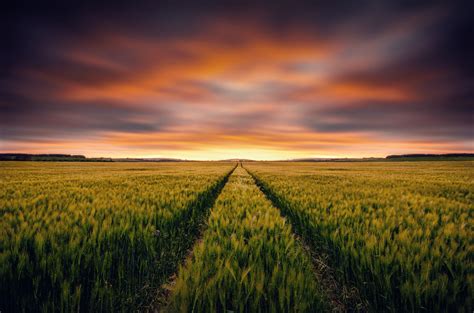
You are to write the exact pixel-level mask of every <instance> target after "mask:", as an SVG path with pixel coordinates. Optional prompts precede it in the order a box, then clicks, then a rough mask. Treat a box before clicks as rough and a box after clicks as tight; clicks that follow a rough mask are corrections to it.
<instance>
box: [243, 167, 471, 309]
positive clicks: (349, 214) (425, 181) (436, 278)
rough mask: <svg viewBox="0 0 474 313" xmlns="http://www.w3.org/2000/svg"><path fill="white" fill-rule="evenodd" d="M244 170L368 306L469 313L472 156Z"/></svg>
mask: <svg viewBox="0 0 474 313" xmlns="http://www.w3.org/2000/svg"><path fill="white" fill-rule="evenodd" d="M246 167H248V169H249V170H250V172H251V173H252V175H253V176H254V177H255V178H256V180H257V182H258V184H259V185H260V186H261V187H262V189H263V190H264V191H265V192H266V193H267V195H268V196H269V197H270V198H271V199H272V201H273V202H274V203H275V204H276V205H277V206H278V207H280V209H281V210H282V211H283V213H284V214H285V215H286V216H287V217H288V218H289V220H290V221H291V222H292V224H293V226H294V227H295V229H296V231H297V232H298V233H300V234H301V235H302V237H303V238H304V239H305V241H306V242H308V243H309V244H310V245H311V246H312V247H313V248H314V249H318V250H320V251H325V252H326V253H329V254H330V256H331V260H332V265H333V266H334V267H335V268H336V269H338V270H339V271H340V272H341V273H342V275H341V277H340V279H341V280H343V281H345V282H350V283H351V284H355V285H356V286H357V287H358V289H359V291H360V292H361V293H362V294H363V295H364V296H365V297H366V298H367V299H368V300H369V301H370V302H371V304H372V309H373V310H374V311H396V312H420V311H422V312H448V311H449V312H472V295H473V291H474V290H473V280H474V279H473V278H474V276H473V273H474V263H473V262H472V257H473V253H474V243H473V241H472V238H473V237H474V236H473V235H474V232H473V228H472V225H473V224H474V223H473V222H474V220H473V217H474V210H473V203H474V201H473V200H474V199H473V197H474V184H473V181H474V170H473V168H474V167H473V163H472V162H452V163H450V162H446V163H442V162H439V163H438V162H436V163H423V162H416V163H415V164H413V163H411V162H406V163H404V164H401V163H360V164H357V163H356V164H354V163H352V164H351V163H346V164H344V163H333V164H330V163H326V164H314V163H313V164H304V163H303V164H302V163H299V164H289V163H285V164H283V163H280V164H278V163H273V164H270V163H269V164H251V163H248V164H247V165H246Z"/></svg>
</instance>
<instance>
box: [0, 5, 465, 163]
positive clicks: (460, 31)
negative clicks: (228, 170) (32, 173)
mask: <svg viewBox="0 0 474 313" xmlns="http://www.w3.org/2000/svg"><path fill="white" fill-rule="evenodd" d="M471 12H472V4H470V3H469V2H466V3H461V2H458V3H456V4H449V3H447V2H439V3H438V2H432V3H430V4H429V5H428V4H414V3H412V2H407V4H403V2H399V1H394V2H393V3H391V2H387V1H384V2H380V1H362V2H357V3H356V2H354V3H353V4H344V5H343V4H337V5H336V4H330V3H329V2H319V1H311V2H299V3H298V4H295V3H294V2H292V3H290V2H278V1H276V2H275V1H273V2H269V3H260V4H253V3H251V2H249V3H244V2H229V3H227V5H226V6H224V5H223V4H220V5H219V4H218V3H212V2H208V1H204V2H189V3H177V2H175V3H174V4H166V5H165V4H157V3H155V2H152V1H150V2H142V3H140V4H135V5H124V4H121V3H101V4H95V3H91V4H89V3H87V2H78V3H75V4H74V3H66V2H65V3H64V4H60V3H59V4H56V3H55V4H53V3H35V4H28V5H27V4H26V3H19V4H17V5H16V7H13V8H6V9H5V11H4V15H5V17H4V18H3V19H2V22H1V23H2V25H0V26H2V32H4V34H2V38H4V47H6V49H3V50H2V51H1V52H0V57H1V58H0V66H1V67H2V69H3V70H2V71H1V72H0V124H1V126H0V151H1V152H7V151H8V152H15V151H19V152H64V153H84V154H86V155H90V156H97V155H101V156H107V155H111V156H167V157H170V156H171V157H186V158H200V159H206V158H211V159H218V158H225V157H233V156H236V157H255V158H287V157H288V158H291V157H306V156H382V155H385V154H391V153H407V152H412V153H414V152H429V153H432V152H457V151H467V152H469V151H471V152H472V151H473V149H474V148H473V147H474V141H473V138H474V136H473V135H474V129H473V125H474V106H473V104H472V99H473V97H474V92H473V90H474V64H473V58H472V55H474V49H473V43H472V40H470V36H471V34H472V30H473V23H472V18H471Z"/></svg>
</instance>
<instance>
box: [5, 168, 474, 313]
mask: <svg viewBox="0 0 474 313" xmlns="http://www.w3.org/2000/svg"><path fill="white" fill-rule="evenodd" d="M236 166H237V168H235V167H236ZM0 187H1V188H0V216H1V219H0V297H1V299H0V300H1V301H0V311H1V312H2V313H3V312H133V311H154V310H158V311H170V312H192V311H194V312H315V311H317V312H320V311H323V312H324V311H341V310H349V311H351V310H352V311H354V310H361V311H371V312H472V295H473V292H474V290H473V285H474V274H473V273H474V262H473V261H472V260H473V256H474V242H473V239H472V238H474V231H473V225H474V223H473V222H474V162H473V161H457V162H443V161H438V162H410V161H404V162H372V163H371V162H357V163H355V162H354V163H351V162H337V163H336V162H334V163H330V162H326V163H304V162H294V163H292V162H279V163H277V162H245V163H243V164H238V163H236V162H189V163H188V162H184V163H74V162H67V163H56V162H13V161H10V162H0ZM321 260H324V261H325V262H327V264H324V266H326V267H328V268H330V271H329V270H328V271H327V272H328V273H332V274H331V275H332V276H333V277H332V278H333V279H334V281H335V283H334V285H331V286H329V285H328V283H327V279H326V278H324V277H322V275H321V273H320V270H321V268H322V266H321ZM350 288H352V289H353V288H355V289H356V290H357V292H356V293H357V295H358V301H359V302H357V306H356V303H355V302H353V301H352V300H353V299H349V300H347V299H345V298H344V295H345V292H346V291H347V289H350ZM359 304H360V306H359Z"/></svg>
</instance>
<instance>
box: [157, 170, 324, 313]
mask: <svg viewBox="0 0 474 313" xmlns="http://www.w3.org/2000/svg"><path fill="white" fill-rule="evenodd" d="M316 277H317V276H316V275H315V273H314V271H313V265H312V262H311V257H310V256H309V255H308V253H307V252H306V251H305V250H304V248H303V247H302V245H301V244H300V242H299V241H298V240H297V239H296V237H295V235H294V234H293V232H292V228H291V226H290V224H289V223H287V222H286V220H285V219H284V218H283V217H282V216H281V215H280V212H279V210H278V209H276V208H275V207H274V206H272V204H271V202H270V201H269V200H268V199H267V198H266V197H265V195H264V194H263V193H262V192H261V191H260V189H259V188H258V187H257V185H256V184H255V182H254V180H253V178H252V177H251V176H250V175H249V173H248V172H247V171H246V170H245V169H244V168H242V167H241V166H240V167H238V168H237V169H236V170H235V171H234V172H233V174H232V175H231V176H230V178H229V181H228V182H227V184H226V185H225V187H224V189H223V190H222V192H221V194H220V195H219V197H218V198H217V201H216V203H215V205H214V207H213V209H212V210H211V214H210V216H209V220H208V225H207V229H206V230H205V232H204V235H203V238H202V240H200V241H199V243H198V244H196V245H195V247H194V249H193V251H192V255H191V256H190V257H189V258H188V260H187V262H186V264H185V265H184V266H182V267H180V269H179V271H178V274H177V278H176V280H175V281H174V282H173V285H172V286H170V289H171V290H172V291H171V294H170V296H169V299H168V306H167V307H166V308H164V309H163V308H162V311H167V312H191V311H192V312H226V311H227V312H244V311H245V312H315V311H330V310H331V308H329V307H328V306H327V303H328V301H327V300H326V299H325V298H324V296H323V294H324V293H323V291H322V290H321V286H320V285H319V284H318V282H317V280H316Z"/></svg>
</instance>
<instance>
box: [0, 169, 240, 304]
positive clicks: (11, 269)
mask: <svg viewBox="0 0 474 313" xmlns="http://www.w3.org/2000/svg"><path fill="white" fill-rule="evenodd" d="M1 166H2V168H1V175H2V179H1V180H0V181H1V183H0V185H1V186H0V187H1V188H0V215H1V221H0V282H1V283H0V285H1V287H0V288H1V290H0V294H1V301H0V308H1V309H2V311H3V310H5V311H6V312H35V311H40V312H73V311H74V312H78V311H81V312H117V311H126V312H130V311H131V310H132V309H133V308H136V307H137V306H140V305H143V304H145V303H146V302H147V301H148V300H149V298H150V297H151V295H152V293H153V292H154V291H155V289H156V288H157V286H159V285H160V284H161V283H162V282H163V281H164V279H165V278H166V277H167V276H168V275H169V274H170V273H172V272H173V271H174V270H176V266H177V264H178V263H179V262H180V261H181V259H182V258H183V257H184V255H185V253H186V251H187V249H188V248H189V247H190V246H191V245H192V243H193V241H194V239H195V236H196V235H197V232H198V228H199V224H200V223H201V222H202V221H203V218H205V217H206V216H207V212H208V211H209V210H208V208H209V206H210V205H212V203H213V201H214V199H215V198H216V197H217V194H218V193H219V191H220V189H221V188H222V187H223V185H224V184H225V181H226V179H227V177H228V174H229V173H230V170H231V169H232V166H231V165H230V164H208V163H200V164H187V163H186V164H172V166H171V165H152V164H134V163H131V164H119V165H117V164H90V165H89V164H87V165H85V164H74V163H67V164H57V163H22V164H21V165H20V164H19V163H2V164H1Z"/></svg>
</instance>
